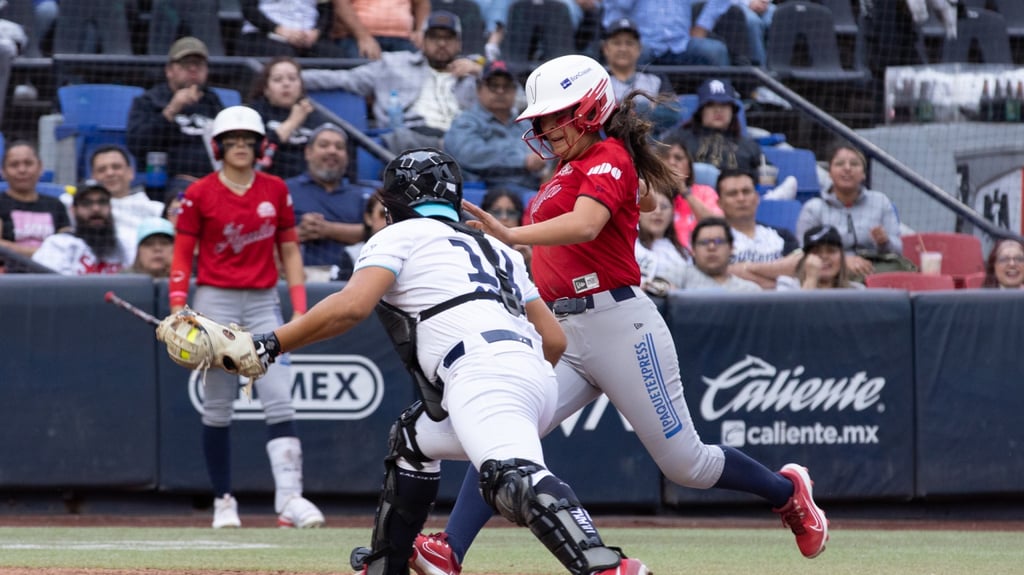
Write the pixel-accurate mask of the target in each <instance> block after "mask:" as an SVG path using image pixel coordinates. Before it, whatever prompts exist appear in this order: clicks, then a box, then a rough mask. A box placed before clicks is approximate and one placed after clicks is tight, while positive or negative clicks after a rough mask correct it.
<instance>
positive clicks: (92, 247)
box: [32, 183, 130, 276]
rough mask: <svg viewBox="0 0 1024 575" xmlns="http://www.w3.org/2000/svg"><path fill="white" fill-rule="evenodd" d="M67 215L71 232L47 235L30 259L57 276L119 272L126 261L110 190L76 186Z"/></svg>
mask: <svg viewBox="0 0 1024 575" xmlns="http://www.w3.org/2000/svg"><path fill="white" fill-rule="evenodd" d="M71 215H72V218H73V219H74V222H75V231H74V232H65V233H59V234H54V235H52V236H49V237H47V238H46V239H45V240H43V244H42V245H41V246H39V249H38V250H36V252H35V253H34V254H32V260H33V261H35V262H36V263H38V264H42V265H44V266H46V267H48V268H50V269H52V270H54V271H55V272H57V273H59V274H61V275H68V276H80V275H90V274H116V273H119V272H120V271H121V270H122V269H123V268H124V267H125V266H126V265H127V262H129V261H130V260H128V259H127V258H126V257H125V251H126V250H125V248H124V246H123V245H122V244H121V242H120V240H118V236H117V230H116V228H115V227H114V218H113V215H112V214H111V207H110V191H108V190H107V189H106V188H104V187H103V186H101V185H99V184H95V183H92V184H86V185H83V186H80V188H79V190H78V191H77V192H76V193H75V197H74V200H73V204H72V206H71Z"/></svg>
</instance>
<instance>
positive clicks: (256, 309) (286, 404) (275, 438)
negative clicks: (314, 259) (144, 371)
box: [169, 106, 324, 528]
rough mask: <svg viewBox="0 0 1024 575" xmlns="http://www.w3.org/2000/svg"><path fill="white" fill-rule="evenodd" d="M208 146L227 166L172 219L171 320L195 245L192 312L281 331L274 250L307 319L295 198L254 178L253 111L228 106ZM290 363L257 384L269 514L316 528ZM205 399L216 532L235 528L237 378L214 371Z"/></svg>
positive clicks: (267, 179) (277, 184)
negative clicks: (270, 483) (270, 489)
mask: <svg viewBox="0 0 1024 575" xmlns="http://www.w3.org/2000/svg"><path fill="white" fill-rule="evenodd" d="M212 146H213V153H214V157H215V159H217V160H220V161H222V162H223V167H222V168H221V169H220V170H219V171H216V172H214V173H212V174H210V175H208V176H206V177H204V178H202V179H200V180H198V181H197V182H195V183H193V184H192V185H191V186H189V188H188V190H187V191H186V192H185V198H184V199H183V201H182V205H181V207H182V210H181V214H180V215H179V216H178V223H177V236H176V237H175V241H174V261H173V263H172V264H171V277H170V284H169V291H170V306H171V312H172V313H174V312H176V311H178V310H180V309H181V308H183V307H184V306H185V304H186V301H187V299H188V288H189V285H188V284H189V278H190V276H191V274H192V259H193V253H195V251H196V246H197V245H198V246H199V249H198V258H197V262H198V264H197V268H198V269H197V271H196V286H197V287H196V292H195V296H194V298H193V300H192V304H193V308H194V309H195V310H196V311H198V312H200V313H202V314H203V315H206V316H208V317H210V318H211V319H214V320H216V321H218V322H221V323H224V324H229V323H232V322H234V323H237V324H240V325H244V326H245V327H246V328H247V329H250V330H252V331H257V332H261V331H271V330H273V329H274V328H276V327H278V326H280V325H281V324H283V323H284V321H283V320H282V317H281V302H280V299H279V297H278V294H277V280H278V272H277V265H276V264H275V261H274V250H275V248H277V249H278V250H279V251H280V256H281V262H282V265H283V268H284V274H285V278H286V280H287V282H288V287H289V293H290V295H291V300H292V309H293V310H294V312H295V314H296V315H301V314H303V313H305V312H306V286H305V283H304V276H303V269H302V256H301V255H300V253H299V244H298V236H297V234H296V231H295V212H294V210H293V209H292V200H291V196H290V195H289V194H288V187H287V186H286V185H285V183H284V181H283V180H281V179H280V178H278V177H277V176H271V175H267V174H263V173H261V172H257V171H256V170H255V169H254V166H255V164H256V162H257V160H259V158H260V156H261V155H262V153H263V150H264V148H265V146H266V135H265V131H264V127H263V120H262V119H261V118H260V115H259V113H258V112H256V110H253V109H252V108H248V107H245V106H232V107H230V108H226V109H224V110H222V111H221V112H220V113H219V114H217V117H216V118H215V119H214V121H213V143H212ZM289 364H290V362H289V361H288V360H287V359H285V360H284V361H278V362H277V363H276V364H275V365H274V366H272V367H271V368H270V369H269V370H268V371H267V374H266V376H264V377H262V378H260V379H259V380H257V381H256V384H255V385H256V390H257V393H258V395H259V399H260V402H261V403H262V405H263V413H264V415H265V416H266V421H267V439H268V441H267V455H268V456H269V458H270V464H271V468H272V470H273V473H274V484H275V487H276V491H275V497H274V506H275V508H276V511H277V513H278V514H279V515H278V524H279V525H281V526H283V527H319V526H321V525H323V524H324V516H323V514H322V513H321V512H320V510H319V509H317V508H316V506H315V505H313V504H312V503H311V502H309V501H308V500H307V499H305V498H304V497H302V444H301V443H300V441H299V438H298V437H297V435H296V430H295V421H294V420H295V408H294V407H293V405H292V401H291V370H290V368H289ZM203 391H204V398H203V417H202V420H203V452H204V455H205V457H206V468H207V471H208V472H209V474H210V481H211V483H212V486H213V491H214V496H215V500H214V516H213V527H215V528H220V527H240V526H241V521H240V520H239V518H238V502H237V501H236V500H235V498H234V497H232V495H231V443H230V429H231V427H230V425H231V418H232V414H233V412H234V401H235V399H236V398H237V397H238V392H239V380H238V376H235V375H231V374H228V373H226V372H223V371H221V370H213V371H210V372H209V373H208V374H207V375H206V385H205V386H204V387H203Z"/></svg>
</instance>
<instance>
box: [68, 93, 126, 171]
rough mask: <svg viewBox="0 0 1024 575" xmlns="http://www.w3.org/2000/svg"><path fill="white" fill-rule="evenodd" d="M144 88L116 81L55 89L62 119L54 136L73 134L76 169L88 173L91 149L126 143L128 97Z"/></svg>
mask: <svg viewBox="0 0 1024 575" xmlns="http://www.w3.org/2000/svg"><path fill="white" fill-rule="evenodd" d="M144 91H145V90H143V89H142V88H140V87H138V86H121V85H117V84H74V85H70V86H62V87H60V88H58V89H57V99H58V100H59V101H60V111H61V114H62V115H63V117H64V119H63V123H62V124H61V125H60V126H57V128H56V130H55V136H56V138H57V140H63V139H64V138H68V137H74V138H75V155H76V166H77V170H78V171H77V173H78V174H79V175H80V176H84V175H85V174H87V173H88V166H86V164H87V163H88V162H87V159H88V157H89V153H90V151H91V150H93V149H95V148H96V147H98V146H101V145H105V144H119V145H121V146H126V144H127V142H126V138H127V128H128V112H129V111H130V110H131V107H132V100H134V99H135V97H136V96H139V95H141V94H142V93H143V92H144Z"/></svg>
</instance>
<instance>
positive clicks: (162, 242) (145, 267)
mask: <svg viewBox="0 0 1024 575" xmlns="http://www.w3.org/2000/svg"><path fill="white" fill-rule="evenodd" d="M136 242H137V244H138V245H137V246H136V251H135V259H134V260H132V261H133V263H132V267H130V268H128V270H126V271H128V272H129V273H134V274H145V275H148V276H152V277H154V278H166V277H169V276H170V275H171V259H172V258H173V257H174V224H172V223H171V222H169V221H167V220H165V219H164V218H147V219H145V220H143V221H142V223H140V224H139V227H138V237H137V238H136Z"/></svg>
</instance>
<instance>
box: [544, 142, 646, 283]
mask: <svg viewBox="0 0 1024 575" xmlns="http://www.w3.org/2000/svg"><path fill="white" fill-rule="evenodd" d="M579 196H586V197H588V198H591V199H594V200H596V201H598V202H600V203H601V204H602V205H604V207H606V208H608V211H609V212H611V219H610V220H608V222H607V223H606V224H605V226H604V228H602V229H601V232H600V233H599V234H598V235H597V237H596V238H594V239H593V240H591V241H589V242H585V243H580V244H572V245H564V246H534V248H533V262H532V263H531V264H530V267H531V270H532V272H533V277H534V280H535V281H536V283H537V287H538V288H539V289H540V294H541V297H542V298H543V299H544V300H545V301H554V300H556V299H558V298H560V297H580V296H582V295H586V294H589V293H594V292H600V291H605V290H610V289H613V288H617V287H621V286H630V285H633V286H636V285H640V267H639V266H638V265H637V263H636V256H635V255H634V253H633V246H634V244H635V243H636V236H637V226H638V225H639V221H640V207H639V202H640V198H639V179H638V178H637V174H636V168H635V167H634V166H633V159H632V158H631V157H630V156H629V153H627V152H626V148H625V147H624V146H623V145H622V142H621V141H619V140H617V139H615V138H608V139H606V140H604V141H602V142H599V143H597V144H595V145H594V146H591V147H590V149H588V150H587V151H586V152H584V153H583V155H582V156H580V157H579V158H577V159H575V160H573V161H571V162H569V163H568V164H566V163H559V165H558V169H557V170H556V171H555V175H554V177H553V178H551V180H549V181H548V183H546V184H545V185H544V186H543V187H541V189H540V191H539V192H538V193H537V196H536V197H534V199H533V201H532V202H531V203H530V209H529V214H528V217H529V220H528V223H536V222H543V221H545V220H550V219H552V218H555V217H558V216H560V215H562V214H564V213H567V212H571V211H572V209H573V206H574V205H575V204H576V198H577V197H579Z"/></svg>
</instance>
